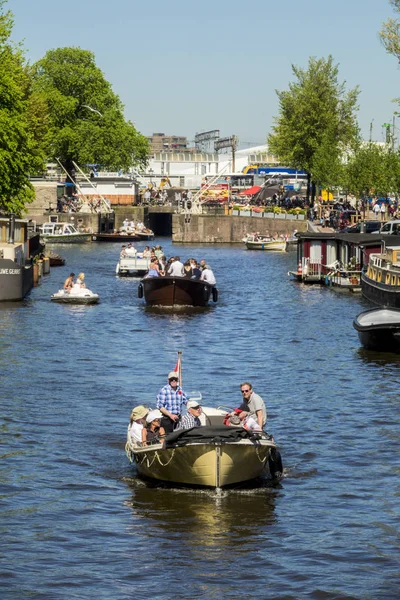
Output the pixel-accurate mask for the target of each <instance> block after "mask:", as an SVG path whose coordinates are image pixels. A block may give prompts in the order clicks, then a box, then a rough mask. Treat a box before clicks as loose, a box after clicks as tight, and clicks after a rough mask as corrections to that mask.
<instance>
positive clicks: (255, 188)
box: [238, 185, 261, 196]
mask: <svg viewBox="0 0 400 600" xmlns="http://www.w3.org/2000/svg"><path fill="white" fill-rule="evenodd" d="M260 190H261V187H260V186H259V185H253V187H251V188H249V189H248V190H243V192H239V194H238V196H254V194H257V192H259V191H260Z"/></svg>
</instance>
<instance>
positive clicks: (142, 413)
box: [128, 404, 149, 444]
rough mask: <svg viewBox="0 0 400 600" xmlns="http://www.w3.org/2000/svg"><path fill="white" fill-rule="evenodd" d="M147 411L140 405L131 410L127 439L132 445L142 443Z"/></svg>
mask: <svg viewBox="0 0 400 600" xmlns="http://www.w3.org/2000/svg"><path fill="white" fill-rule="evenodd" d="M148 412H149V409H148V408H146V406H143V405H142V404H141V405H139V406H135V408H134V409H132V412H131V417H130V420H129V425H128V439H129V440H130V441H131V442H133V443H134V444H141V443H142V431H143V427H144V426H145V424H146V416H147V415H148Z"/></svg>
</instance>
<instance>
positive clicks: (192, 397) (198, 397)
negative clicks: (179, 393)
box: [186, 391, 203, 404]
mask: <svg viewBox="0 0 400 600" xmlns="http://www.w3.org/2000/svg"><path fill="white" fill-rule="evenodd" d="M186 395H187V399H188V402H189V400H194V401H195V402H198V403H199V404H200V402H201V400H202V398H203V396H202V395H201V392H197V391H196V392H194V391H193V392H189V393H188V394H186Z"/></svg>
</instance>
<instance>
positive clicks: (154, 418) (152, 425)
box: [142, 410, 165, 446]
mask: <svg viewBox="0 0 400 600" xmlns="http://www.w3.org/2000/svg"><path fill="white" fill-rule="evenodd" d="M161 418H162V414H161V412H160V411H159V410H151V411H150V412H149V414H148V415H147V417H146V427H143V430H142V446H147V445H148V444H149V443H150V444H153V443H154V444H159V443H160V438H161V437H164V436H165V431H164V428H163V427H161Z"/></svg>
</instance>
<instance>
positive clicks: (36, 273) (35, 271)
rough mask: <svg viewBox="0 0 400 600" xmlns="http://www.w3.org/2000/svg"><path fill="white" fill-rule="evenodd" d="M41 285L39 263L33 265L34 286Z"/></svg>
mask: <svg viewBox="0 0 400 600" xmlns="http://www.w3.org/2000/svg"><path fill="white" fill-rule="evenodd" d="M38 283H39V265H38V264H37V263H33V285H38Z"/></svg>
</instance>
